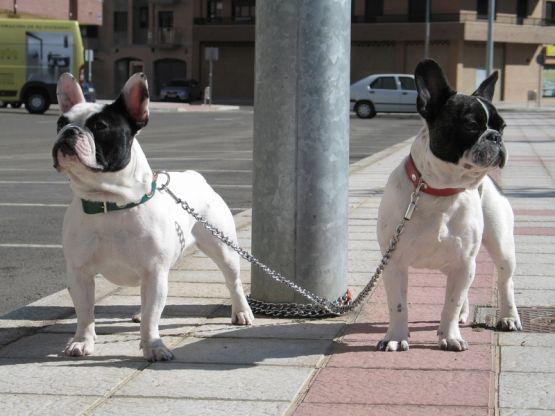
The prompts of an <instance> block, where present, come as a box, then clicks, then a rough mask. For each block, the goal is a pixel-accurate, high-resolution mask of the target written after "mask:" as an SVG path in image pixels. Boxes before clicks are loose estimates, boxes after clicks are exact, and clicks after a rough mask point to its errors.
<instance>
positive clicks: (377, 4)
mask: <svg viewBox="0 0 555 416" xmlns="http://www.w3.org/2000/svg"><path fill="white" fill-rule="evenodd" d="M380 16H383V0H366V11H365V18H366V19H365V20H366V21H367V22H375V21H376V17H380Z"/></svg>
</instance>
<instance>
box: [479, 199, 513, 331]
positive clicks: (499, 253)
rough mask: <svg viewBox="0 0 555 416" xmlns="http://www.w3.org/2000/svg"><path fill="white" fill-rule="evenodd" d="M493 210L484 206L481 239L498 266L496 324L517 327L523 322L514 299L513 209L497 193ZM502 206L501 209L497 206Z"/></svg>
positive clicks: (508, 328) (505, 327)
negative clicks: (498, 315) (497, 318)
mask: <svg viewBox="0 0 555 416" xmlns="http://www.w3.org/2000/svg"><path fill="white" fill-rule="evenodd" d="M497 197H498V198H499V201H497V208H496V209H495V212H493V211H490V210H488V209H484V235H483V237H482V242H483V244H484V246H485V247H486V249H487V251H488V253H489V255H490V256H491V258H492V260H493V262H494V264H495V267H496V268H497V292H498V298H499V309H500V312H501V317H500V319H499V321H498V322H497V328H498V329H501V330H503V331H520V330H521V329H522V325H521V323H520V317H519V316H518V311H517V308H516V303H515V295H514V283H513V274H514V271H515V269H516V254H515V241H514V235H513V222H514V219H513V212H512V209H511V207H510V205H509V201H507V200H506V199H505V198H504V197H502V196H501V195H497ZM500 207H503V208H504V209H499V208H500Z"/></svg>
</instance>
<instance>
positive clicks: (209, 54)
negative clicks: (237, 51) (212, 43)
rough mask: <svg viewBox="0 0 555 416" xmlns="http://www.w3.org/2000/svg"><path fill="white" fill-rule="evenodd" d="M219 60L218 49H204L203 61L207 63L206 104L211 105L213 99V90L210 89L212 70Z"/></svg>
mask: <svg viewBox="0 0 555 416" xmlns="http://www.w3.org/2000/svg"><path fill="white" fill-rule="evenodd" d="M219 58H220V49H219V48H212V47H210V48H205V49H204V59H205V60H206V61H208V89H209V94H208V97H209V98H208V104H209V105H212V97H214V90H213V88H212V79H213V76H212V74H213V69H214V62H215V61H217V60H218V59H219Z"/></svg>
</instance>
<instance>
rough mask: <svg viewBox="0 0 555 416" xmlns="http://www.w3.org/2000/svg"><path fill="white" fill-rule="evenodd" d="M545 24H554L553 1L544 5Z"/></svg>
mask: <svg viewBox="0 0 555 416" xmlns="http://www.w3.org/2000/svg"><path fill="white" fill-rule="evenodd" d="M545 23H547V24H548V25H553V24H555V1H547V2H546V3H545Z"/></svg>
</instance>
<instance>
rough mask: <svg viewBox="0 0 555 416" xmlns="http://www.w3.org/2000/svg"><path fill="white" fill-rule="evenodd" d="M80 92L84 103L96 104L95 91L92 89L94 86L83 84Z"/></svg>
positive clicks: (87, 83)
mask: <svg viewBox="0 0 555 416" xmlns="http://www.w3.org/2000/svg"><path fill="white" fill-rule="evenodd" d="M81 90H83V95H84V96H85V101H87V102H89V103H94V102H96V91H95V89H94V86H93V85H92V84H91V83H90V82H88V81H85V82H83V84H82V85H81Z"/></svg>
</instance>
